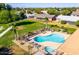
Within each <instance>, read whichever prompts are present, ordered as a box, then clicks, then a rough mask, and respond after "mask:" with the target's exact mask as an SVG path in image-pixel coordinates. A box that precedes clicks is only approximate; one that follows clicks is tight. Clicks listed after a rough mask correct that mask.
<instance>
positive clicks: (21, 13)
mask: <svg viewBox="0 0 79 59" xmlns="http://www.w3.org/2000/svg"><path fill="white" fill-rule="evenodd" d="M19 16H20V19H24V18H26V15H25V12H23V11H21V12H20V13H19Z"/></svg>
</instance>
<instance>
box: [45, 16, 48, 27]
mask: <svg viewBox="0 0 79 59" xmlns="http://www.w3.org/2000/svg"><path fill="white" fill-rule="evenodd" d="M45 23H46V27H45V28H48V26H47V25H48V18H47V17H46V18H45Z"/></svg>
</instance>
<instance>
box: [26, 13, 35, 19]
mask: <svg viewBox="0 0 79 59" xmlns="http://www.w3.org/2000/svg"><path fill="white" fill-rule="evenodd" d="M25 15H26V16H27V19H31V18H34V17H35V14H25Z"/></svg>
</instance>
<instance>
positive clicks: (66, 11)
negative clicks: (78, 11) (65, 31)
mask: <svg viewBox="0 0 79 59" xmlns="http://www.w3.org/2000/svg"><path fill="white" fill-rule="evenodd" d="M71 13H72V12H71V10H70V9H66V8H64V9H62V10H61V14H63V15H70V14H71Z"/></svg>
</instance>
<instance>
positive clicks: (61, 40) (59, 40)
mask: <svg viewBox="0 0 79 59" xmlns="http://www.w3.org/2000/svg"><path fill="white" fill-rule="evenodd" d="M34 40H35V41H36V42H45V41H50V42H56V43H64V41H65V40H64V36H63V35H61V34H50V35H47V36H37V37H35V38H34Z"/></svg>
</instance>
